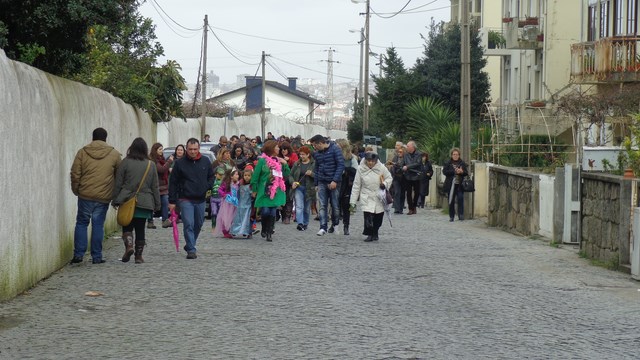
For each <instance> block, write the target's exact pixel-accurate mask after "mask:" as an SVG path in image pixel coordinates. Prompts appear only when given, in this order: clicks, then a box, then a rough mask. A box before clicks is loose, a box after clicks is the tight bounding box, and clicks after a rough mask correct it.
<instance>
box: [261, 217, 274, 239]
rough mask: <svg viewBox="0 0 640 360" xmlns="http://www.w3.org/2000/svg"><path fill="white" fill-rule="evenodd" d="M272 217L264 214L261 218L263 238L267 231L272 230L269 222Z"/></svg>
mask: <svg viewBox="0 0 640 360" xmlns="http://www.w3.org/2000/svg"><path fill="white" fill-rule="evenodd" d="M271 218H272V217H271V216H262V218H261V219H260V224H261V225H260V226H261V227H262V228H261V229H260V236H262V237H263V238H266V237H267V233H268V232H270V231H269V224H270V223H271Z"/></svg>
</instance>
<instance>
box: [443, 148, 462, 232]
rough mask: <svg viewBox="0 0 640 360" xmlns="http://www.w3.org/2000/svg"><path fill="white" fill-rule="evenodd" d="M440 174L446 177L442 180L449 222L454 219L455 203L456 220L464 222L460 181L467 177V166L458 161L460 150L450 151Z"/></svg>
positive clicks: (460, 160)
mask: <svg viewBox="0 0 640 360" xmlns="http://www.w3.org/2000/svg"><path fill="white" fill-rule="evenodd" d="M442 173H443V174H444V175H445V176H446V179H445V180H444V191H445V193H446V194H447V196H448V199H449V221H453V219H454V217H455V213H456V212H455V206H454V205H455V203H456V199H457V203H458V219H459V220H464V192H463V191H462V179H464V177H465V176H467V175H468V172H467V164H466V163H465V162H464V161H462V159H460V149H458V148H453V149H451V159H450V160H449V161H447V162H446V163H445V164H444V167H443V168H442Z"/></svg>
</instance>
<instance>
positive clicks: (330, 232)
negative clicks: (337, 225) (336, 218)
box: [328, 225, 336, 234]
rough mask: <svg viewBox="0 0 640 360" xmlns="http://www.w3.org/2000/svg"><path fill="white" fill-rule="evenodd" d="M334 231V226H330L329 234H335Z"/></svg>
mask: <svg viewBox="0 0 640 360" xmlns="http://www.w3.org/2000/svg"><path fill="white" fill-rule="evenodd" d="M334 231H336V230H335V229H334V228H333V225H331V227H330V228H329V231H328V232H329V234H333V232H334Z"/></svg>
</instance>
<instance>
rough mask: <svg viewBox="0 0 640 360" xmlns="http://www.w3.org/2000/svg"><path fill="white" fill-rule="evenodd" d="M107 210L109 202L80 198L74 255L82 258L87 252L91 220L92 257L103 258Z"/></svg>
mask: <svg viewBox="0 0 640 360" xmlns="http://www.w3.org/2000/svg"><path fill="white" fill-rule="evenodd" d="M107 210H109V204H108V203H101V202H99V201H92V200H84V199H80V198H78V214H77V215H76V229H75V231H74V233H73V256H74V257H79V258H81V257H83V256H84V253H85V252H87V227H88V226H89V222H91V258H93V260H102V239H103V238H104V219H105V218H106V217H107Z"/></svg>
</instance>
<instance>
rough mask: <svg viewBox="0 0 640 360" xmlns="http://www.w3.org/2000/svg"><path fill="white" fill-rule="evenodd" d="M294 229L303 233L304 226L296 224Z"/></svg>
mask: <svg viewBox="0 0 640 360" xmlns="http://www.w3.org/2000/svg"><path fill="white" fill-rule="evenodd" d="M296 229H298V231H304V225H302V224H298V226H297V227H296Z"/></svg>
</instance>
